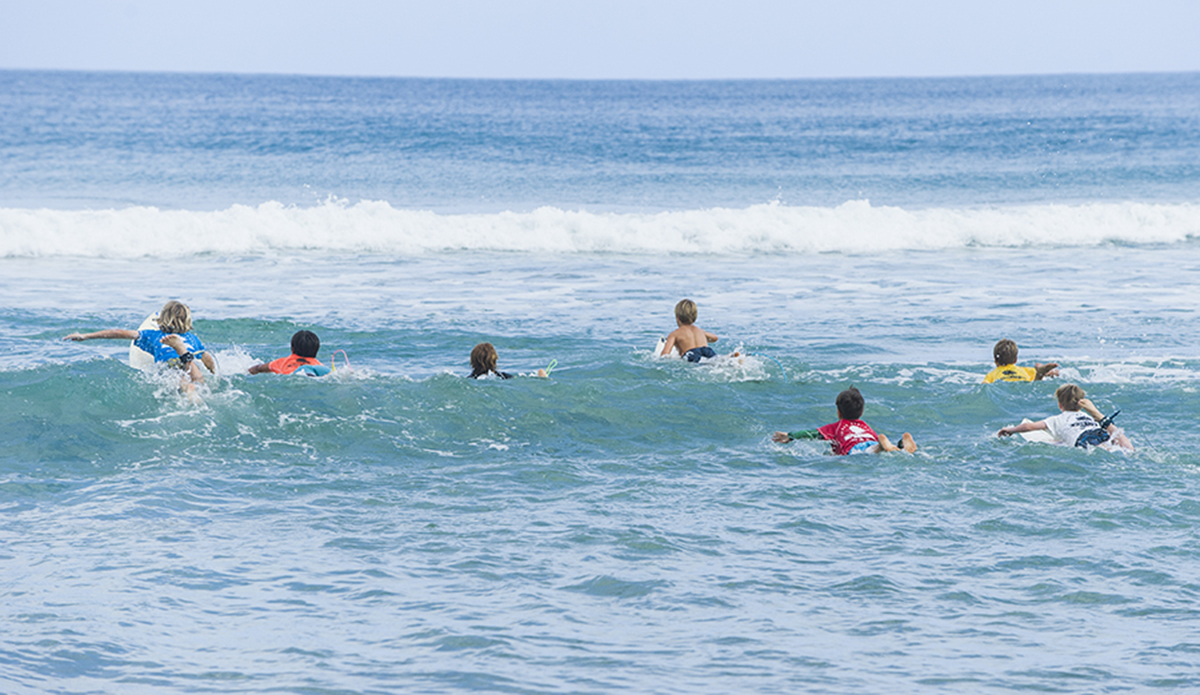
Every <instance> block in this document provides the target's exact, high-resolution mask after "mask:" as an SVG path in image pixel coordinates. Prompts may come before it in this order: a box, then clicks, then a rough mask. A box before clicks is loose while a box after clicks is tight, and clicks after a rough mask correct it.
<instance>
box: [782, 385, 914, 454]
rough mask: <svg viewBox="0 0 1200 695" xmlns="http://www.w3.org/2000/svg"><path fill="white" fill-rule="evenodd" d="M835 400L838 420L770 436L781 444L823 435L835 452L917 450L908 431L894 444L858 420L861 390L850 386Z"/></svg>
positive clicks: (862, 405) (861, 411) (856, 452)
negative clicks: (898, 443)
mask: <svg viewBox="0 0 1200 695" xmlns="http://www.w3.org/2000/svg"><path fill="white" fill-rule="evenodd" d="M836 403H837V411H838V421H837V422H831V423H829V424H828V425H825V426H824V427H820V428H818V429H815V430H802V431H800V432H776V433H775V434H773V435H771V439H773V440H774V441H776V442H779V443H780V444H786V443H787V442H790V441H792V440H793V439H825V440H828V441H829V442H831V443H832V444H833V453H835V454H837V455H838V456H846V455H848V454H878V453H880V452H884V451H907V452H908V453H910V454H911V453H912V452H914V451H916V450H917V443H916V442H914V441H913V438H912V435H911V434H909V433H908V432H905V433H904V436H902V437H900V446H896V445H895V444H892V443H891V442H890V441H889V440H888V438H887V437H886V436H884V435H882V434H876V433H875V430H873V429H871V426H870V425H868V424H867V423H865V422H863V421H862V420H860V419H859V418H861V417H862V413H863V408H864V407H865V404H864V402H863V397H862V394H861V393H859V391H858V389H856V388H854V387H853V386H851V387H850V388H848V389H846V390H845V391H842V392H841V393H839V394H838V397H837V401H836Z"/></svg>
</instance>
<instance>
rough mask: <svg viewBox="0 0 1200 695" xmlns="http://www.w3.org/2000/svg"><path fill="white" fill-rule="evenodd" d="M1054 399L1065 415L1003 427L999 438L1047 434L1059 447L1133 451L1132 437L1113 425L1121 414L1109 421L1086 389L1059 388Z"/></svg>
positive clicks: (1068, 385) (1115, 414) (1114, 415)
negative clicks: (1042, 431)
mask: <svg viewBox="0 0 1200 695" xmlns="http://www.w3.org/2000/svg"><path fill="white" fill-rule="evenodd" d="M1054 397H1055V398H1057V399H1058V409H1059V410H1061V411H1062V412H1061V413H1059V414H1058V415H1054V416H1052V417H1048V418H1046V419H1045V420H1039V421H1038V422H1022V423H1021V424H1019V425H1009V426H1008V427H1003V428H1001V429H1000V431H999V432H997V433H996V436H997V437H1008V436H1011V435H1014V434H1020V433H1022V432H1033V431H1036V430H1047V431H1049V432H1050V434H1051V435H1053V437H1054V441H1055V443H1057V444H1065V445H1067V446H1077V447H1081V448H1083V449H1090V448H1092V447H1099V448H1101V449H1104V450H1106V451H1117V450H1118V449H1123V450H1125V451H1133V443H1132V442H1130V441H1129V437H1126V436H1125V433H1124V432H1122V431H1121V429H1120V428H1118V427H1117V426H1116V425H1114V424H1112V421H1113V418H1115V417H1116V416H1117V414H1118V413H1120V412H1121V411H1119V410H1118V411H1117V412H1115V413H1113V414H1112V415H1109V416H1108V417H1105V416H1104V414H1103V413H1101V412H1100V409H1099V408H1097V407H1096V406H1095V405H1093V404H1092V401H1091V400H1089V399H1088V397H1087V394H1086V393H1084V391H1083V389H1081V388H1079V387H1078V386H1076V385H1075V384H1063V385H1062V386H1059V387H1058V390H1056V391H1055V392H1054Z"/></svg>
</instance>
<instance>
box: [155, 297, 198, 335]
mask: <svg viewBox="0 0 1200 695" xmlns="http://www.w3.org/2000/svg"><path fill="white" fill-rule="evenodd" d="M158 329H159V330H160V331H162V332H164V333H187V332H188V331H190V330H192V310H191V309H189V308H188V307H187V304H184V303H183V302H176V301H174V300H171V301H169V302H167V303H166V304H163V308H162V311H160V312H158Z"/></svg>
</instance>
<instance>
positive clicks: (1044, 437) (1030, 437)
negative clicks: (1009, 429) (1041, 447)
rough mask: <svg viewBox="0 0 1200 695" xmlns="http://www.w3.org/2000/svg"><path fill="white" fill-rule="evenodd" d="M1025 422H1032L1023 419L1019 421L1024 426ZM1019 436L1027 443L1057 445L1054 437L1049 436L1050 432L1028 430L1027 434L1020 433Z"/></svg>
mask: <svg viewBox="0 0 1200 695" xmlns="http://www.w3.org/2000/svg"><path fill="white" fill-rule="evenodd" d="M1027 422H1033V420H1030V419H1029V418H1025V419H1024V420H1022V421H1021V424H1022V425H1024V424H1025V423H1027ZM1019 434H1020V435H1021V436H1022V437H1024V438H1025V441H1027V442H1038V443H1040V444H1055V443H1057V441H1056V440H1055V439H1054V435H1052V434H1050V430H1030V431H1029V432H1020V433H1019Z"/></svg>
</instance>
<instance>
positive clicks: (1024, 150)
mask: <svg viewBox="0 0 1200 695" xmlns="http://www.w3.org/2000/svg"><path fill="white" fill-rule="evenodd" d="M0 152H3V157H2V158H0V194H2V196H3V197H2V199H0V205H3V206H7V207H31V206H49V207H64V206H65V207H80V206H87V207H109V206H113V205H116V206H126V205H154V206H162V207H170V208H187V209H215V208H224V207H228V206H229V205H231V204H234V203H241V204H251V205H257V204H259V203H262V202H265V201H269V200H275V201H279V202H282V203H285V204H297V205H311V204H313V203H314V202H317V201H320V200H323V199H325V198H326V197H327V196H330V195H332V196H336V197H339V198H345V199H347V200H349V201H351V202H357V201H358V200H362V199H365V200H377V201H386V202H388V203H389V204H391V205H392V206H393V207H396V208H422V209H425V208H428V209H432V210H437V211H441V212H462V211H487V212H495V211H499V210H505V209H513V210H517V211H523V210H530V209H533V208H535V207H540V206H545V205H549V206H555V207H561V208H567V209H574V208H584V209H588V210H593V211H597V210H623V211H657V210H680V209H695V208H707V207H713V206H721V207H734V208H744V207H747V206H751V205H756V204H761V203H768V202H771V201H778V202H781V203H784V204H787V205H816V206H831V205H838V204H841V203H844V202H846V201H847V200H859V199H866V200H870V201H871V202H872V203H874V204H876V205H898V206H905V207H911V206H922V207H927V206H959V207H961V206H968V207H970V206H978V205H990V204H1002V205H1010V204H1027V203H1044V202H1072V203H1074V202H1096V201H1131V200H1136V201H1143V202H1147V201H1154V202H1184V201H1187V202H1195V200H1196V196H1197V190H1198V189H1200V165H1198V164H1197V162H1200V74H1166V75H1094V76H1051V77H1004V78H997V77H991V78H954V79H888V80H804V81H745V82H703V81H701V82H633V81H628V82H604V81H601V82H572V81H502V80H484V81H481V80H421V79H348V78H322V77H278V76H258V77H256V76H240V75H170V74H126V73H74V72H23V71H18V72H13V71H0Z"/></svg>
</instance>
